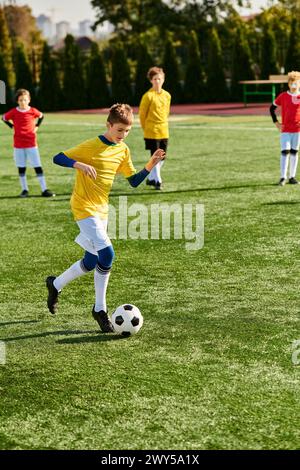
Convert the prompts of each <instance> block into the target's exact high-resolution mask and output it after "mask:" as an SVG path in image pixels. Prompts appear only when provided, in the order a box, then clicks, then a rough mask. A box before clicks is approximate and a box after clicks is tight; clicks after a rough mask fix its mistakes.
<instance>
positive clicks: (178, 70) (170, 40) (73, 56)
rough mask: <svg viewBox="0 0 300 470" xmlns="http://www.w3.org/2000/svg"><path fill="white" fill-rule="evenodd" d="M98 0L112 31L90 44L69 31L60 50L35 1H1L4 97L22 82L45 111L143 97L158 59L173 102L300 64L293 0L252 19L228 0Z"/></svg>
mask: <svg viewBox="0 0 300 470" xmlns="http://www.w3.org/2000/svg"><path fill="white" fill-rule="evenodd" d="M175 3H176V5H175ZM92 4H93V5H94V7H95V9H96V11H97V12H98V16H97V22H98V23H99V24H100V23H101V22H103V21H106V20H109V21H110V22H111V23H112V24H114V25H115V32H114V34H113V35H112V36H111V37H110V38H109V40H106V41H102V42H101V43H100V44H97V43H96V42H93V43H92V44H91V47H90V50H89V51H88V52H84V53H83V52H82V50H81V49H80V47H79V45H78V44H77V42H76V40H75V38H74V37H73V36H72V35H68V36H67V37H66V38H65V40H64V44H63V47H62V48H61V49H60V50H54V49H53V48H51V47H50V46H49V45H48V44H47V43H46V42H45V41H43V38H42V37H41V34H40V33H39V32H38V31H37V30H36V29H35V26H34V19H33V17H32V15H31V12H30V9H29V8H28V7H26V6H25V7H18V6H15V5H7V6H4V7H1V8H0V79H1V80H3V81H5V83H6V85H7V106H11V104H12V101H13V92H14V90H16V89H17V88H20V87H22V88H27V89H29V90H30V92H31V95H32V104H33V105H36V106H40V107H41V109H43V110H45V111H57V110H64V109H84V108H99V107H106V106H109V105H111V103H112V102H128V103H130V104H132V105H134V104H138V103H139V101H140V99H141V96H142V94H143V93H144V92H145V91H146V90H147V89H148V88H149V87H150V84H149V82H148V81H147V78H146V73H147V70H148V69H149V67H151V66H152V65H159V66H162V67H163V68H164V70H165V73H166V81H165V85H164V88H165V89H166V90H168V91H169V92H170V93H171V94H172V102H173V103H198V102H222V101H229V100H231V101H232V100H240V99H241V93H242V88H241V86H240V85H239V83H238V82H239V81H240V80H247V79H248V80H249V79H254V78H257V79H258V78H268V76H269V75H270V74H277V73H281V72H282V71H284V70H285V71H289V70H292V69H298V70H299V69H300V53H299V50H300V48H299V47H298V44H299V43H300V36H299V27H298V26H299V20H298V18H299V15H298V11H297V2H296V1H295V4H294V3H293V0H290V2H289V7H287V6H286V5H285V4H284V2H280V3H278V4H276V5H275V6H272V7H270V8H268V9H266V10H264V11H262V12H261V13H260V14H259V15H256V16H254V17H249V18H242V17H241V16H240V15H239V14H238V13H237V11H236V10H235V9H234V8H233V7H232V4H233V2H227V1H226V0H224V1H223V2H222V1H221V2H220V1H218V2H214V1H212V0H209V1H207V2H206V1H202V2H182V1H177V2H172V1H170V2H169V3H168V5H167V4H165V3H164V2H160V1H159V0H155V1H154V2H153V1H152V0H143V2H141V0H130V1H129V0H128V1H126V0H124V1H122V2H120V1H116V0H114V1H113V0H109V1H107V2H106V1H103V0H101V1H100V0H93V1H92ZM183 4H184V5H183ZM214 4H215V5H214ZM120 5H121V6H122V9H120V8H119V7H120ZM175 6H176V8H175ZM179 6H180V7H181V8H178V7H179ZM147 7H148V8H147ZM20 8H23V9H24V8H25V10H22V11H20ZM179 14H180V17H179V16H178V15H179ZM20 15H21V17H22V18H23V23H22V22H21V23H22V26H23V27H20ZM24 17H26V18H27V21H26V22H25V23H26V28H24V21H25V20H24ZM164 25H165V28H163V26H164ZM26 31H27V33H26ZM28 31H29V32H28ZM21 35H23V37H21ZM99 46H100V47H99Z"/></svg>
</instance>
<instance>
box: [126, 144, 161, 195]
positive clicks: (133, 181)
mask: <svg viewBox="0 0 300 470" xmlns="http://www.w3.org/2000/svg"><path fill="white" fill-rule="evenodd" d="M165 154H166V152H165V151H164V150H162V149H158V150H156V151H155V152H154V154H153V155H152V157H151V158H150V160H149V161H148V163H147V164H146V165H145V168H143V169H142V170H141V171H139V172H138V173H135V175H132V176H129V178H127V180H128V181H129V183H130V185H131V186H132V187H133V188H136V187H137V186H139V185H140V184H141V183H142V182H143V181H144V179H145V178H146V177H147V176H148V175H149V173H150V171H151V170H152V168H154V167H155V165H156V164H157V163H158V162H160V161H162V160H163V159H164V158H165Z"/></svg>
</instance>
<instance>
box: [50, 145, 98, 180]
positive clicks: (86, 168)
mask: <svg viewBox="0 0 300 470" xmlns="http://www.w3.org/2000/svg"><path fill="white" fill-rule="evenodd" d="M53 162H54V163H55V164H56V165H59V166H64V167H67V168H76V170H80V171H82V172H83V173H84V174H85V175H87V176H90V177H91V178H92V179H96V178H97V171H96V169H95V168H94V167H93V166H91V165H87V164H86V163H81V162H77V161H76V160H73V158H69V157H67V155H65V154H64V153H63V152H60V153H58V154H57V155H55V157H54V158H53Z"/></svg>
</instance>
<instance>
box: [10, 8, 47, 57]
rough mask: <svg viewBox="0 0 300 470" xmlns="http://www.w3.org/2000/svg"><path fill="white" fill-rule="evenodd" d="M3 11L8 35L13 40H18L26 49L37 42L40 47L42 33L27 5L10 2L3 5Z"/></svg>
mask: <svg viewBox="0 0 300 470" xmlns="http://www.w3.org/2000/svg"><path fill="white" fill-rule="evenodd" d="M5 3H7V2H5ZM4 13H5V17H6V21H7V25H8V29H9V35H10V37H11V38H12V40H13V41H16V40H20V41H21V42H22V43H23V44H24V46H25V48H26V49H29V48H31V47H32V46H34V45H37V44H39V45H40V46H41V47H42V45H43V44H42V43H43V41H42V33H41V31H40V30H39V29H38V27H37V23H36V19H35V17H34V16H33V15H32V11H31V8H30V7H29V6H28V5H22V6H19V5H16V4H15V3H12V2H11V4H8V5H7V4H5V5H4Z"/></svg>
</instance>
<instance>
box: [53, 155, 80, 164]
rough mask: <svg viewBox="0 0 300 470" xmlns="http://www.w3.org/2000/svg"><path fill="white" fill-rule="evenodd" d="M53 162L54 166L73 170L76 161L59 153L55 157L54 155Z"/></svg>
mask: <svg viewBox="0 0 300 470" xmlns="http://www.w3.org/2000/svg"><path fill="white" fill-rule="evenodd" d="M53 162H54V163H55V164H56V165H60V166H66V167H68V168H73V166H74V163H76V160H73V159H72V158H69V157H67V155H65V154H64V153H63V152H60V153H58V154H57V155H55V157H54V158H53Z"/></svg>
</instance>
